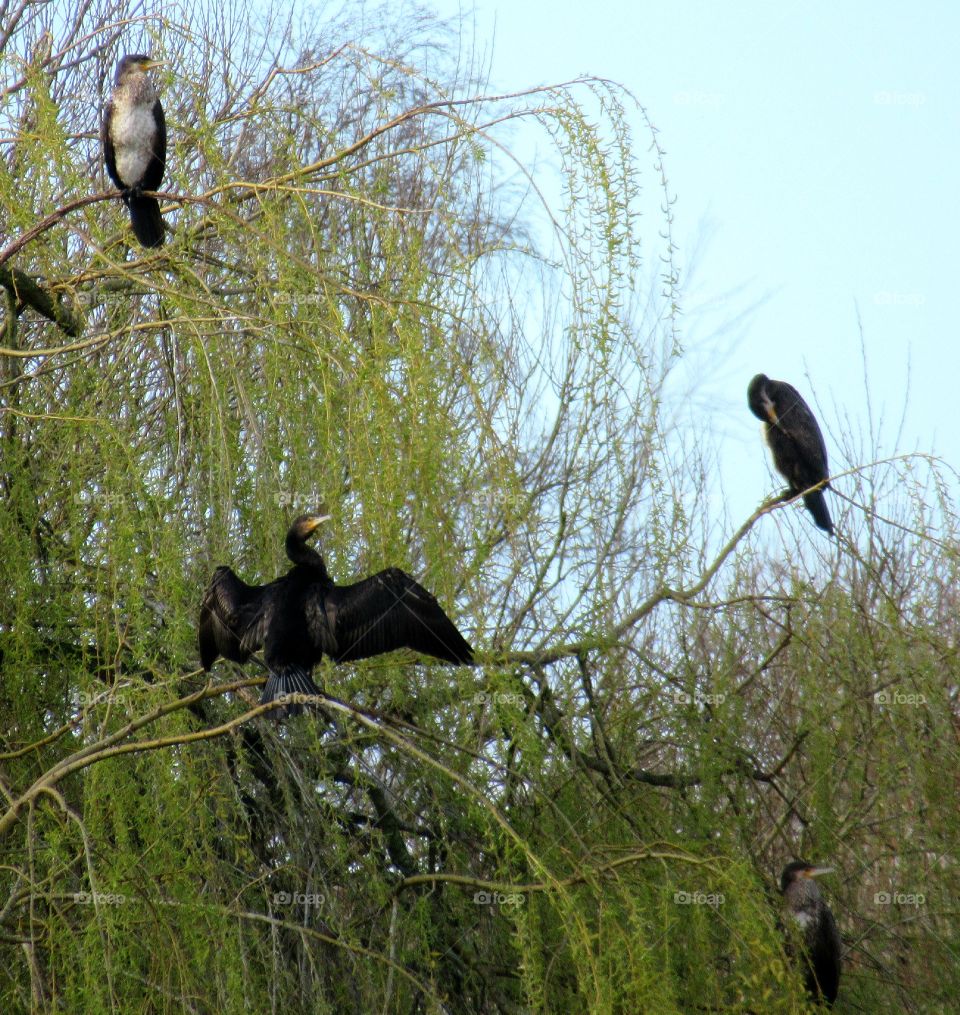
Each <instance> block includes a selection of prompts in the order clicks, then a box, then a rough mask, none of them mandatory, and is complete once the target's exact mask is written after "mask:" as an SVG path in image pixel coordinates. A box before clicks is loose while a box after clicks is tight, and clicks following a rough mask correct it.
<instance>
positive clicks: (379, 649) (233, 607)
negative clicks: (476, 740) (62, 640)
mask: <svg viewBox="0 0 960 1015" xmlns="http://www.w3.org/2000/svg"><path fill="white" fill-rule="evenodd" d="M329 517H330V516H329V515H301V516H300V517H299V518H297V519H296V520H295V521H294V523H293V524H292V525H291V526H290V530H289V531H288V532H287V541H286V551H287V556H288V557H289V558H290V560H291V561H292V562H293V565H294V566H293V568H291V570H289V571H288V572H287V573H286V574H285V575H283V576H282V577H280V578H276V579H274V580H273V581H272V582H270V583H269V584H267V585H247V584H246V583H245V582H243V581H241V580H240V579H239V578H238V577H237V576H236V575H235V574H234V573H233V571H232V570H231V569H230V568H229V567H218V568H217V569H216V571H214V574H213V578H212V579H211V580H210V584H209V585H208V586H207V590H206V592H205V593H204V596H203V604H202V605H201V607H200V661H201V663H202V664H203V668H204V669H205V670H209V669H210V667H211V666H213V663H214V661H215V660H216V659H217V657H218V656H223V657H224V658H225V659H232V660H234V661H235V662H238V663H242V662H245V661H246V660H247V659H248V658H249V657H250V654H251V652H254V651H256V650H257V649H258V648H260V647H261V646H262V647H263V656H264V659H265V661H266V664H267V667H268V668H269V670H270V676H269V679H268V680H267V684H266V687H265V688H264V690H263V697H262V698H261V699H260V701H261V704H265V703H266V702H269V701H273V700H274V699H275V698H279V697H281V696H282V695H286V694H294V693H296V694H319V693H320V692H319V690H318V688H317V686H316V684H314V682H313V680H312V678H311V673H312V671H313V668H314V666H316V664H317V663H318V662H320V659H321V657H322V656H323V655H328V656H330V658H331V659H333V660H334V661H335V662H338V663H342V662H350V661H352V660H354V659H365V658H367V657H368V656H375V655H380V654H381V653H383V652H390V651H391V650H392V649H397V648H411V649H413V650H414V651H416V652H420V653H422V654H423V655H429V656H435V657H436V658H437V659H442V660H444V661H445V662H450V663H462V664H468V665H469V664H472V663H473V650H472V649H471V648H470V646H469V645H468V644H467V642H466V641H465V640H464V638H463V635H461V634H460V632H459V631H458V630H457V629H456V627H455V626H454V624H453V622H452V621H451V620H450V618H449V617H448V616H447V615H446V614H445V613H444V612H443V610H442V609H441V607H440V604H439V603H438V602H437V601H436V599H434V597H433V596H432V595H431V594H430V593H429V592H428V591H427V590H426V589H425V588H423V586H422V585H419V584H418V583H417V582H415V581H414V580H413V578H411V577H410V575H408V574H406V573H405V572H404V571H401V570H400V569H399V568H396V567H391V568H387V569H386V570H385V571H380V572H379V573H378V574H375V575H373V576H372V577H370V578H366V579H364V580H363V581H360V582H357V583H356V584H355V585H334V583H333V581H332V580H331V578H330V576H329V574H327V568H326V566H325V565H324V562H323V557H321V556H320V554H319V553H318V552H317V551H316V550H314V549H313V548H312V547H309V546H307V543H306V541H307V539H308V538H309V537H310V536H311V535H312V534H313V532H314V531H315V530H316V528H317V526H318V525H320V524H321V523H322V522H325V521H327V520H328V519H329ZM302 711H303V708H302V706H301V705H298V704H293V705H288V706H286V707H285V708H282V709H278V710H276V712H277V715H278V718H279V717H282V716H283V715H284V714H286V715H296V714H297V713H298V712H302Z"/></svg>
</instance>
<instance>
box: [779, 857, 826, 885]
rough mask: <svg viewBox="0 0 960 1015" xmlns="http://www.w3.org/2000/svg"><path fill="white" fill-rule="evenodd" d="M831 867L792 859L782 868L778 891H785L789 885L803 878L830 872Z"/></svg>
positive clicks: (815, 876)
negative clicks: (791, 861)
mask: <svg viewBox="0 0 960 1015" xmlns="http://www.w3.org/2000/svg"><path fill="white" fill-rule="evenodd" d="M832 872H833V868H832V867H818V866H817V865H816V864H814V863H807V861H806V860H794V861H793V863H788V864H787V866H786V867H784V868H783V873H782V874H781V875H780V891H781V892H785V891H786V890H787V889H788V888H789V887H790V885H792V884H794V883H795V882H797V881H800V880H802V879H804V878H817V877H819V876H820V875H821V874H830V873H832Z"/></svg>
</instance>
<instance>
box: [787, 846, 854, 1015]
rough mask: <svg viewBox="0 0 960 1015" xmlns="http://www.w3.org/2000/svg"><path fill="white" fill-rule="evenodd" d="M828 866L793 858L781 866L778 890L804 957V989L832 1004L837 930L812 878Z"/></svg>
mask: <svg viewBox="0 0 960 1015" xmlns="http://www.w3.org/2000/svg"><path fill="white" fill-rule="evenodd" d="M832 870H833V868H832V867H816V866H814V865H813V864H811V863H806V862H805V861H803V860H794V862H793V863H788V864H787V866H786V867H784V868H783V874H781V875H780V892H781V894H782V895H783V904H784V911H785V914H786V916H787V917H788V918H789V919H790V920H791V921H792V922H793V923H794V924H795V925H796V926H797V927H798V928H799V936H800V940H801V942H802V945H803V951H804V957H805V959H806V967H807V972H806V982H807V990H808V991H809V993H810V994H811V996H812V997H813V998H814V999H820V998H821V997H822V998H823V1000H825V1001H826V1002H827V1004H828V1005H832V1004H833V1002H834V1001H836V999H837V990H838V989H839V986H840V951H841V944H840V932H839V931H838V930H837V921H836V920H834V918H833V913H831V912H830V907H829V906H828V905H827V904H826V903H825V902H824V901H823V896H822V895H821V894H820V886H819V885H818V884H817V883H816V881H814V880H813V879H814V878H815V877H817V876H818V875H820V874H829V873H830V872H831V871H832Z"/></svg>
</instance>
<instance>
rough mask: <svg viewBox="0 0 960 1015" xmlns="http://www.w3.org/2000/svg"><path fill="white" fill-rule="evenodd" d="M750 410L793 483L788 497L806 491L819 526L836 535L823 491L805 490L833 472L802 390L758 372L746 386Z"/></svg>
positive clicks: (805, 500)
mask: <svg viewBox="0 0 960 1015" xmlns="http://www.w3.org/2000/svg"><path fill="white" fill-rule="evenodd" d="M747 404H748V405H749V406H750V411H751V412H752V413H753V414H754V416H756V417H757V418H758V419H762V420H763V422H764V433H765V436H766V438H767V444H769V445H770V450H771V452H772V453H773V464H774V465H775V466H776V467H777V471H778V472H779V473H780V474H781V475H782V476H783V477H784V479H786V481H787V482H788V483H789V484H790V489H789V491H788V493H787V494H786V496H787V497H796V496H797V495H798V494H801V493H802V494H803V503H804V504H805V505H806V506H807V510H808V511H809V512H810V514H812V515H813V520H814V521H815V522H816V523H817V525H818V526H819V527H820V528H821V529H824V530H825V531H826V532H829V533H830V535H833V522H831V521H830V512H829V511H828V510H827V502H826V500H825V499H824V496H823V490H822V489H821V490H814V491H813V492H812V493H804V490H809V489H810V487H811V486H816V485H817V484H818V483H823V484H824V488H826V487H827V486H828V485H829V484H827V483H826V482H825V480H826V479H827V478H828V476H829V475H830V472H829V470H828V469H827V447H826V445H825V444H824V443H823V434H822V433H821V432H820V427H819V425H818V424H817V420H816V417H815V416H814V415H813V413H812V412H811V411H810V406H809V405H807V403H806V402H805V401H804V400H803V399H802V398H801V397H800V392H798V391H797V389H796V388H794V387H793V386H792V385H790V384H787V383H785V382H784V381H771V380H770V378H769V377H767V375H766V374H757V376H756V377H754V379H753V380H752V381H751V382H750V386H749V387H748V388H747Z"/></svg>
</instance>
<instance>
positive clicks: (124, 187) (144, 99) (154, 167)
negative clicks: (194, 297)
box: [100, 53, 167, 247]
mask: <svg viewBox="0 0 960 1015" xmlns="http://www.w3.org/2000/svg"><path fill="white" fill-rule="evenodd" d="M163 62H164V61H163V60H153V59H151V58H150V57H149V56H143V55H141V54H139V53H135V54H132V55H128V56H125V57H124V58H123V59H122V60H121V61H120V62H119V63H118V64H117V73H116V76H115V78H114V81H113V93H112V94H111V96H110V101H109V102H108V103H107V106H106V109H105V110H104V113H103V123H102V125H101V128H100V140H101V142H102V144H103V158H104V161H105V162H106V164H107V172H108V173H109V174H110V179H111V180H113V182H114V183H115V184H116V185H117V187H118V188H119V189H120V191H121V192H122V195H123V201H124V204H126V206H127V207H128V208H129V209H130V223H131V225H132V226H133V231H134V233H135V234H136V237H137V239H138V240H139V242H140V243H141V245H142V246H144V247H159V246H161V245H162V244H163V218H162V217H161V215H160V203H159V202H158V201H157V199H156V198H155V197H145V196H144V195H143V193H142V191H144V190H157V189H158V188H159V186H160V182H161V180H163V170H164V166H165V164H166V159H167V125H166V121H165V120H164V117H163V107H162V106H161V105H160V100H159V99H158V98H157V90H156V88H155V87H154V85H153V82H152V81H151V80H150V78H149V76H148V74H147V71H149V70H150V68H151V67H158V66H160V64H162V63H163Z"/></svg>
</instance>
